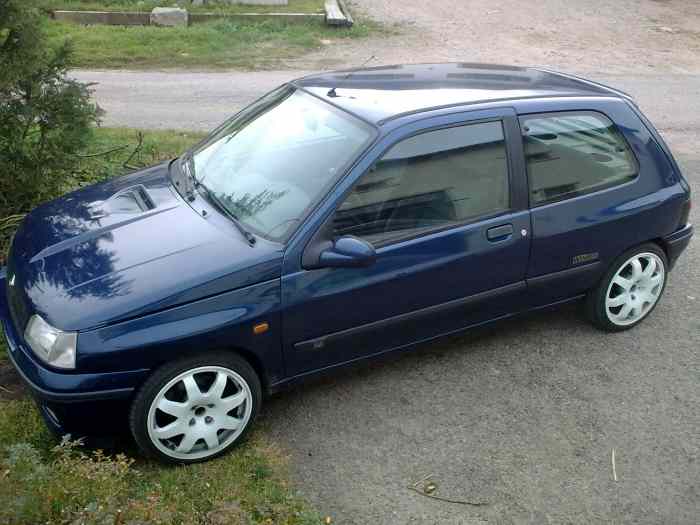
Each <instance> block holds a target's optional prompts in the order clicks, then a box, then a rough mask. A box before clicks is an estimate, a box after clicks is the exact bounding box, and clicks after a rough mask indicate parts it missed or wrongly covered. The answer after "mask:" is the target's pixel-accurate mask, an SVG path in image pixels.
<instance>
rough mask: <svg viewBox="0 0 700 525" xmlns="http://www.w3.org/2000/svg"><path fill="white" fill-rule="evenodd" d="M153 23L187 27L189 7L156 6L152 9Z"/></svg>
mask: <svg viewBox="0 0 700 525" xmlns="http://www.w3.org/2000/svg"><path fill="white" fill-rule="evenodd" d="M151 25H153V26H165V27H187V9H180V8H179V7H155V8H154V9H153V11H151Z"/></svg>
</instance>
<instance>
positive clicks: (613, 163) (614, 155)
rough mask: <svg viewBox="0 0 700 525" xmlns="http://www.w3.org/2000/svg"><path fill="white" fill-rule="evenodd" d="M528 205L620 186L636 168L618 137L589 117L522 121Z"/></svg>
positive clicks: (530, 117)
mask: <svg viewBox="0 0 700 525" xmlns="http://www.w3.org/2000/svg"><path fill="white" fill-rule="evenodd" d="M520 126H521V129H522V131H523V144H524V148H525V159H526V162H527V173H528V182H529V185H530V204H531V205H532V206H535V205H538V204H544V203H548V202H554V201H559V200H563V199H568V198H571V197H576V196H578V195H583V194H586V193H590V192H593V191H598V190H601V189H604V188H609V187H611V186H616V185H618V184H623V183H625V182H628V181H630V180H632V179H634V178H635V177H636V176H637V163H636V161H635V158H634V156H633V154H632V152H631V150H630V148H629V146H628V145H627V142H626V141H625V139H624V138H623V137H622V135H621V134H620V132H619V131H618V130H617V129H616V128H615V125H614V124H613V123H612V122H611V121H610V120H609V119H608V118H607V117H605V116H604V115H601V114H600V113H593V112H576V113H573V112H571V113H570V112H567V113H550V114H546V115H528V116H525V117H521V119H520Z"/></svg>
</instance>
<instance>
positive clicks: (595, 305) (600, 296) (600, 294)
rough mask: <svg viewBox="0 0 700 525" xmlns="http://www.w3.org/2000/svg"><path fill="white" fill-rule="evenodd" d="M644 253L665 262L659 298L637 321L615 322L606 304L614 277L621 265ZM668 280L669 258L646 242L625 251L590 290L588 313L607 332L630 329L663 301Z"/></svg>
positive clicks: (587, 297) (587, 304) (595, 323)
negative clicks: (621, 323)
mask: <svg viewBox="0 0 700 525" xmlns="http://www.w3.org/2000/svg"><path fill="white" fill-rule="evenodd" d="M642 253H653V254H655V255H656V256H657V257H658V258H659V259H660V260H661V262H662V264H663V270H664V278H663V283H662V285H661V290H660V292H659V294H658V299H657V300H656V302H655V303H654V304H653V305H651V307H650V308H649V309H648V310H647V311H646V312H644V314H643V315H642V317H640V318H639V319H637V320H636V321H634V322H631V323H630V324H625V325H620V324H615V323H614V322H612V321H611V320H610V319H609V317H608V313H607V309H606V304H605V302H606V294H607V293H608V288H609V287H610V283H611V281H612V279H613V278H614V277H615V275H616V274H617V272H618V271H619V270H620V269H621V267H622V266H623V265H625V263H626V262H627V261H629V260H630V259H631V258H632V257H634V256H635V255H639V254H642ZM667 281H668V259H667V257H666V254H665V253H664V251H663V250H662V249H661V247H659V246H658V245H657V244H654V243H645V244H642V245H640V246H637V247H635V248H632V249H630V250H627V251H626V252H625V253H623V254H622V255H620V256H619V257H618V258H617V259H615V261H614V262H613V263H612V264H611V265H610V268H609V269H608V271H607V272H606V273H605V275H604V276H603V278H602V279H601V280H600V282H599V283H598V285H597V286H596V287H595V288H593V289H592V290H590V291H589V292H588V294H587V296H586V315H587V317H588V319H589V320H590V321H591V323H593V324H594V325H595V326H596V327H597V328H600V329H601V330H604V331H606V332H621V331H623V330H629V329H630V328H634V327H635V326H637V325H638V324H639V323H641V322H642V321H643V320H644V319H646V318H647V317H648V316H649V314H650V313H651V312H652V311H653V310H654V308H656V306H657V305H658V304H659V302H660V301H661V297H662V296H663V292H664V290H665V288H666V282H667Z"/></svg>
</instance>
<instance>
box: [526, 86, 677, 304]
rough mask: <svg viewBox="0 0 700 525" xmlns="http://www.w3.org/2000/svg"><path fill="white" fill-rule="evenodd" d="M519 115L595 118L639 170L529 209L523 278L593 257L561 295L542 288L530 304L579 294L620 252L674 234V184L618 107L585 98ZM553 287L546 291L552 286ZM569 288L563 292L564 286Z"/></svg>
mask: <svg viewBox="0 0 700 525" xmlns="http://www.w3.org/2000/svg"><path fill="white" fill-rule="evenodd" d="M516 109H517V111H518V114H519V115H524V114H529V113H546V112H554V111H557V112H559V111H577V110H586V111H598V112H600V113H603V114H604V115H606V116H607V117H608V118H609V119H610V120H612V121H613V122H614V123H615V124H616V125H617V127H618V129H619V130H620V131H621V132H622V134H623V135H624V137H625V139H626V140H627V142H628V143H629V145H630V146H631V148H632V151H633V152H634V155H635V157H636V158H637V161H638V163H639V176H638V177H637V178H636V179H635V180H633V181H631V182H628V183H625V184H622V185H620V186H615V187H613V188H609V189H605V190H601V191H598V192H594V193H589V194H587V195H581V196H579V197H575V198H571V199H567V200H564V201H560V202H554V203H551V204H546V205H543V206H539V207H535V208H533V209H532V233H533V237H532V252H531V258H530V265H529V268H528V278H535V277H539V276H545V275H547V274H552V273H554V272H561V271H563V270H567V269H570V268H573V267H574V264H573V262H572V259H573V257H574V256H576V255H579V254H590V253H597V254H598V261H599V263H598V264H597V265H595V267H594V268H595V269H594V270H593V271H591V272H587V273H585V274H581V275H583V278H581V277H578V278H576V279H573V280H569V281H568V283H564V284H565V285H563V286H560V287H551V286H548V287H547V289H546V290H542V291H541V292H542V293H543V294H544V295H546V297H539V298H538V297H535V298H534V300H535V301H536V302H543V301H554V300H558V299H563V298H565V297H567V296H573V295H576V294H579V293H583V292H584V291H586V289H587V288H590V287H591V286H593V285H594V284H595V283H596V282H597V281H598V279H599V278H600V277H601V276H602V274H603V273H604V272H605V271H606V269H607V268H608V267H609V265H610V264H611V263H612V261H613V260H614V259H615V258H617V257H618V256H619V255H620V254H621V253H623V252H624V251H625V250H627V249H629V248H631V247H633V246H636V245H639V244H641V243H643V242H646V241H650V240H655V239H659V238H661V237H663V236H664V235H667V234H669V233H671V232H673V231H674V230H675V229H676V227H677V225H678V222H679V219H680V213H681V205H682V203H683V202H684V201H685V199H686V198H687V194H686V192H685V190H684V188H683V187H682V186H681V184H680V182H679V181H680V177H679V175H678V174H677V173H676V170H675V168H674V166H673V165H672V164H671V162H669V159H668V158H667V156H666V154H665V153H664V151H663V149H662V148H661V146H660V145H659V144H658V143H657V141H656V140H655V138H654V137H653V136H652V134H651V133H650V132H649V130H648V129H647V127H646V126H645V125H644V123H643V122H642V121H641V120H640V119H639V117H638V116H637V114H636V113H635V112H634V111H633V110H632V108H631V107H630V106H629V105H628V104H627V103H626V102H624V101H622V100H619V99H614V98H610V99H608V98H592V97H591V98H583V99H567V100H561V99H560V100H557V99H549V100H543V101H537V102H529V103H528V102H524V103H521V104H520V105H519V107H517V108H516ZM550 284H551V283H550ZM567 284H568V286H567Z"/></svg>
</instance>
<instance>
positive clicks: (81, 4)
mask: <svg viewBox="0 0 700 525" xmlns="http://www.w3.org/2000/svg"><path fill="white" fill-rule="evenodd" d="M178 3H179V4H181V5H182V7H185V8H186V9H187V10H188V11H190V12H193V13H198V12H199V13H201V12H204V13H323V3H324V2H323V0H289V4H288V5H277V6H275V5H240V4H237V5H231V4H226V3H224V2H221V3H218V4H217V3H209V4H207V5H203V6H193V5H192V4H191V3H189V2H177V1H175V0H40V1H39V5H40V6H41V7H42V8H44V9H47V10H72V11H146V12H150V11H151V10H152V9H153V8H154V7H159V6H163V7H170V6H173V5H177V4H178Z"/></svg>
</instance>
